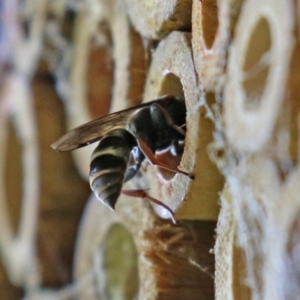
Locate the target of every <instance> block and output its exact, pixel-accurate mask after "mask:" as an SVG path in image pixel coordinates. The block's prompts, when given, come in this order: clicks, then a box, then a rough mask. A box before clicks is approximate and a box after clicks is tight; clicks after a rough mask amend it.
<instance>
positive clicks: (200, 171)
mask: <svg viewBox="0 0 300 300" xmlns="http://www.w3.org/2000/svg"><path fill="white" fill-rule="evenodd" d="M165 94H169V95H175V96H179V97H184V98H185V102H186V108H187V135H186V139H185V150H184V153H183V156H182V160H181V163H180V169H182V170H184V171H185V172H189V173H191V174H194V175H195V179H194V180H190V179H189V178H188V177H186V176H183V175H180V174H177V175H175V176H174V173H173V174H171V176H170V177H169V179H166V177H165V179H164V178H163V177H162V176H160V177H158V176H157V173H156V171H155V168H151V167H149V168H148V169H147V172H146V175H145V176H146V178H147V180H146V184H147V186H145V187H147V188H149V187H150V191H149V193H150V194H151V196H154V197H155V198H157V199H161V200H162V201H163V202H165V203H166V204H167V205H169V206H170V207H171V208H172V209H173V210H176V218H178V219H201V220H215V219H216V218H217V216H218V204H217V199H218V191H220V190H221V189H222V184H223V179H222V177H221V175H220V173H219V172H218V170H217V169H216V167H215V166H214V165H213V164H212V163H211V161H210V159H209V157H208V153H207V145H208V144H209V143H210V142H211V141H212V131H213V130H214V125H213V123H212V122H211V121H210V120H209V119H207V118H206V117H205V114H206V111H205V109H204V107H203V106H201V105H200V104H199V101H198V94H197V86H196V77H195V72H194V65H193V59H192V55H191V45H190V34H187V33H180V32H173V33H171V34H170V35H169V36H168V37H167V38H165V39H164V40H162V41H161V42H160V44H159V46H158V48H157V49H156V51H155V53H154V54H153V58H152V63H151V66H150V69H149V73H148V77H147V81H146V86H145V94H144V100H145V101H149V100H151V99H155V98H157V97H158V96H161V95H165ZM173 163H174V162H173ZM175 164H178V161H177V163H176V162H175ZM157 212H158V213H159V214H160V215H161V216H164V212H163V211H161V210H158V211H157Z"/></svg>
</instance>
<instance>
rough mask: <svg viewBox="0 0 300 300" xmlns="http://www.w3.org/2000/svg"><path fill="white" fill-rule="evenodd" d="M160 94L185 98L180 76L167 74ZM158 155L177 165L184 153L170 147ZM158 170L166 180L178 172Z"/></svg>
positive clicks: (162, 159)
mask: <svg viewBox="0 0 300 300" xmlns="http://www.w3.org/2000/svg"><path fill="white" fill-rule="evenodd" d="M160 95H161V96H163V95H173V96H177V97H180V98H182V99H184V93H183V87H182V84H181V82H180V79H179V77H178V76H176V75H175V74H173V73H169V74H168V75H167V76H165V77H164V80H163V82H162V85H161V89H160ZM156 156H157V158H158V160H159V161H161V162H163V163H165V164H167V165H169V166H174V167H176V166H178V165H179V164H180V161H181V156H182V155H173V154H172V153H171V151H170V149H168V150H167V151H164V152H162V153H159V154H157V155H156ZM158 170H159V173H160V175H162V177H163V178H164V179H165V180H171V179H172V178H173V177H174V176H175V174H176V173H174V172H171V171H168V170H165V169H161V168H158Z"/></svg>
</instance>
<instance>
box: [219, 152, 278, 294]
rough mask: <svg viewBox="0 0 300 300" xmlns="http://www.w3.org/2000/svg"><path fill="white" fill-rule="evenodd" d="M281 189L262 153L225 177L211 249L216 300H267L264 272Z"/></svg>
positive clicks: (274, 168) (275, 175) (270, 162)
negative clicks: (212, 251)
mask: <svg viewBox="0 0 300 300" xmlns="http://www.w3.org/2000/svg"><path fill="white" fill-rule="evenodd" d="M258 174H260V175H258ZM280 186H281V180H280V178H279V174H278V170H277V167H276V165H275V163H274V162H273V161H272V160H270V159H268V158H267V157H266V156H263V155H261V156H257V157H251V158H248V159H244V160H242V161H241V162H240V164H239V165H238V166H237V167H236V168H235V169H234V170H233V172H232V174H231V175H230V176H228V177H227V185H226V189H225V191H224V192H223V196H222V198H221V199H222V202H221V204H222V209H221V214H220V218H219V223H218V228H217V233H218V236H217V241H216V251H215V254H216V295H217V299H268V298H264V293H265V277H264V274H265V272H266V269H267V263H266V262H267V258H268V255H269V253H270V252H271V251H272V250H271V249H272V243H270V239H269V234H270V227H271V226H272V223H273V221H274V211H275V210H276V207H277V205H278V203H279V200H280V199H281V198H280ZM225 295H229V296H228V297H225ZM270 299H271V298H270Z"/></svg>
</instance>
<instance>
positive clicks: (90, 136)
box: [51, 108, 136, 151]
mask: <svg viewBox="0 0 300 300" xmlns="http://www.w3.org/2000/svg"><path fill="white" fill-rule="evenodd" d="M135 111H136V108H132V109H128V110H124V111H120V112H116V113H112V114H110V115H107V116H105V117H103V118H99V119H96V120H93V121H91V122H88V123H86V124H83V125H81V126H79V127H76V128H75V129H73V130H71V131H69V132H68V133H66V134H65V135H63V136H62V137H61V138H60V139H59V140H58V141H56V142H55V143H53V144H52V145H51V147H52V148H53V149H55V150H57V151H70V150H75V149H78V148H81V147H84V146H87V145H89V144H92V143H94V142H97V141H99V140H100V139H101V138H102V137H103V136H105V135H106V134H107V133H108V132H109V131H111V130H113V129H116V128H125V129H126V127H127V123H128V120H129V119H130V118H131V116H132V115H133V114H134V112H135Z"/></svg>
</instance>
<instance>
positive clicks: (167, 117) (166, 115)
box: [151, 103, 185, 136]
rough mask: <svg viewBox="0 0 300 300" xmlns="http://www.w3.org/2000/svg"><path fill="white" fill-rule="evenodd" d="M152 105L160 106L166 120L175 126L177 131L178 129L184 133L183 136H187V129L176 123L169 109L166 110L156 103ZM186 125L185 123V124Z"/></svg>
mask: <svg viewBox="0 0 300 300" xmlns="http://www.w3.org/2000/svg"><path fill="white" fill-rule="evenodd" d="M151 106H153V107H156V108H158V109H159V110H160V111H161V112H162V114H163V115H164V117H165V118H166V121H167V122H168V124H169V125H170V126H171V127H172V128H174V129H175V130H176V131H178V132H179V133H180V134H182V135H183V136H185V131H184V130H183V129H182V128H181V126H178V125H176V124H175V123H174V121H173V119H172V118H171V116H170V114H169V113H168V111H167V110H165V109H164V108H163V107H162V106H161V105H159V104H157V103H155V104H152V105H151ZM184 125H185V124H184Z"/></svg>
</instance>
